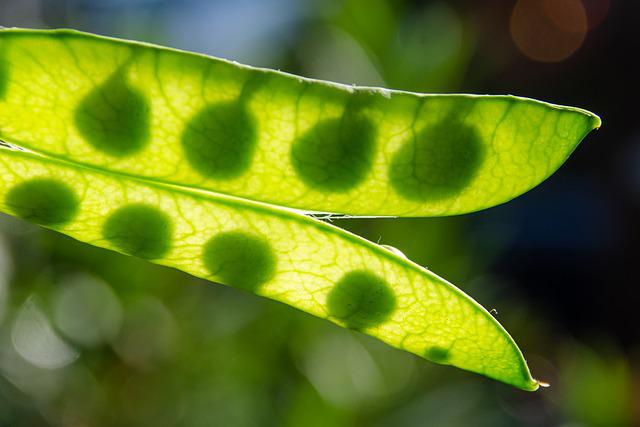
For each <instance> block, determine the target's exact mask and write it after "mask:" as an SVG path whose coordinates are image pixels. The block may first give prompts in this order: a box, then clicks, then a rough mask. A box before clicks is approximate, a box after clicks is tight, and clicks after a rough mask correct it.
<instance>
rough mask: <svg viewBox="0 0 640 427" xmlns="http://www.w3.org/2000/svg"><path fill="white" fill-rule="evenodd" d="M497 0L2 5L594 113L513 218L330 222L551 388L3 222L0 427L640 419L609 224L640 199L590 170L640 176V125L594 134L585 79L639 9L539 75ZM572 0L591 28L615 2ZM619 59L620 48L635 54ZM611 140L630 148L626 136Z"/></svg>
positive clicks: (287, 62) (0, 18) (14, 1)
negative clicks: (462, 302) (500, 331)
mask: <svg viewBox="0 0 640 427" xmlns="http://www.w3.org/2000/svg"><path fill="white" fill-rule="evenodd" d="M576 1H578V0H576ZM511 3H512V2H506V3H505V2H486V3H483V4H482V5H481V6H480V5H479V4H477V3H475V2H470V1H424V2H419V1H414V2H410V1H401V0H389V1H384V0H330V1H329V0H317V1H311V0H310V1H294V0H255V1H252V0H236V1H233V2H230V1H222V0H215V1H206V0H184V1H178V0H175V1H172V0H129V1H126V0H55V1H54V0H50V1H47V0H0V25H5V26H31V27H73V28H77V29H82V30H88V31H93V32H98V33H102V34H107V35H113V36H119V37H132V38H138V39H143V40H147V41H152V42H157V43H162V44H169V45H173V46H176V47H180V48H186V49H191V50H196V51H200V52H206V53H211V54H216V55H220V56H224V57H229V58H231V59H235V60H239V61H244V62H248V63H251V64H253V65H264V66H275V67H279V68H282V69H285V70H286V71H290V72H297V73H301V74H303V75H306V76H311V77H320V78H326V79H333V80H338V81H341V82H344V83H358V84H370V85H374V84H375V85H386V86H390V87H394V88H398V89H406V90H422V91H447V92H449V91H461V90H470V89H471V90H473V91H475V92H493V93H496V92H501V91H506V92H517V93H518V94H522V95H531V96H536V97H539V98H543V99H544V98H545V97H551V98H550V99H549V100H550V101H556V102H563V103H567V104H576V105H584V106H585V107H590V108H593V109H594V110H596V111H599V112H600V111H602V112H603V113H605V114H604V116H605V128H603V131H602V133H601V137H600V138H597V139H594V140H593V141H591V145H590V147H594V148H589V147H584V148H583V147H581V150H578V152H577V153H576V158H575V159H574V160H573V161H572V162H570V164H569V165H567V168H568V169H569V172H564V170H563V171H561V173H560V174H559V175H560V176H558V177H554V178H552V179H551V180H550V181H549V182H547V183H545V185H543V186H542V187H541V189H540V190H535V191H534V192H532V193H531V194H529V195H525V196H523V197H521V198H520V199H518V200H516V201H514V202H512V203H509V204H508V205H507V206H505V207H499V208H495V209H492V210H490V211H489V212H486V213H480V214H473V215H467V216H463V217H453V218H431V219H394V220H391V219H376V220H370V219H342V220H334V221H336V222H338V223H339V225H340V226H344V227H346V228H348V229H350V230H352V231H355V232H357V233H359V234H361V235H363V236H365V237H367V238H368V239H370V240H373V241H377V242H380V243H382V244H388V245H392V246H395V247H397V248H399V249H400V250H402V251H403V252H404V253H406V254H407V256H408V257H409V258H411V259H415V260H416V261H417V262H419V263H421V264H423V265H427V266H428V267H429V268H430V269H432V270H433V271H435V272H436V273H438V274H440V275H442V276H444V277H448V278H450V279H451V280H452V281H453V282H454V283H455V284H457V285H459V286H460V287H461V288H462V289H463V290H465V291H467V292H469V293H471V294H472V295H474V296H475V297H476V298H477V299H478V300H479V301H480V302H481V303H483V305H485V306H487V307H488V308H496V309H497V311H496V316H498V318H499V319H500V321H501V322H502V323H503V324H505V325H506V326H507V327H508V329H509V330H510V331H512V333H513V334H514V336H515V337H516V338H517V340H518V342H519V343H521V345H522V348H523V350H524V351H525V355H526V356H527V358H528V360H529V362H530V364H531V367H532V371H533V373H534V374H536V375H537V376H538V377H540V378H542V379H545V380H548V381H549V382H550V383H551V384H552V387H551V388H550V389H547V390H541V391H539V392H537V393H534V394H528V393H524V392H518V391H514V390H512V389H511V388H509V387H506V386H502V385H499V384H495V383H494V382H492V381H489V380H485V379H483V378H480V377H478V376H472V375H470V374H467V373H464V372H457V371H456V370H454V369H450V368H447V367H443V366H438V365H435V364H430V363H426V362H423V361H421V360H418V359H417V358H415V357H413V356H411V355H409V354H405V353H403V352H400V351H397V350H393V349H391V348H388V347H386V346H384V345H383V344H381V343H378V342H376V341H374V340H372V339H368V338H367V337H365V336H363V335H360V334H358V333H355V332H349V331H346V330H342V329H341V328H338V327H335V326H333V325H331V324H328V323H326V322H324V321H321V320H319V319H315V318H311V317H310V316H307V315H305V314H303V313H300V312H297V311H296V310H293V309H291V308H288V307H285V306H283V305H281V304H278V303H275V302H271V301H267V300H263V299H259V298H257V297H254V296H252V295H249V294H245V293H242V292H240V291H237V290H233V289H229V288H225V287H223V286H219V285H213V284H210V283H205V282H203V281H201V280H198V279H195V278H193V277H190V276H187V275H185V274H182V273H179V272H177V271H174V270H171V269H167V268H163V267H159V266H154V265H151V264H149V263H145V262H143V261H140V260H136V259H133V258H129V257H125V256H120V255H117V254H115V253H111V252H108V251H105V250H100V249H96V248H92V247H89V246H86V245H82V244H80V243H78V242H76V241H73V240H72V239H69V238H66V237H63V236H60V235H57V234H56V233H53V232H50V231H46V230H42V229H39V228H37V227H34V226H30V225H27V224H25V223H22V222H20V221H17V220H15V219H12V218H9V217H5V216H3V217H1V218H0V426H18V427H20V426H25V427H27V426H28V427H34V426H36V427H37V426H115V425H117V426H140V425H156V426H175V425H186V426H217V425H220V426H310V427H313V426H394V427H395V426H424V425H434V426H452V427H454V426H469V425H473V426H491V427H496V426H513V425H526V426H552V425H553V426H565V427H569V426H572V427H577V426H585V427H586V426H589V427H590V426H594V427H599V426H633V425H640V413H639V411H640V410H639V409H638V408H640V401H639V398H638V395H640V362H639V358H638V351H639V349H638V341H637V339H638V338H639V336H638V335H637V329H638V328H637V324H638V322H637V304H636V303H635V302H636V301H638V299H637V293H638V291H637V289H636V288H633V287H628V286H627V287H626V288H622V287H616V283H619V284H627V285H628V284H629V283H632V281H633V280H634V279H633V277H635V273H633V270H632V269H631V267H627V264H629V265H633V262H632V260H633V259H634V258H635V257H637V252H634V251H637V246H638V245H637V244H638V243H640V239H639V240H630V239H634V238H635V237H634V236H637V234H634V232H625V233H617V234H616V231H615V230H616V226H614V225H612V224H617V227H621V226H623V225H624V224H633V221H637V217H638V216H637V209H638V207H640V203H637V202H636V201H624V202H619V203H618V202H616V201H615V200H613V199H611V197H613V196H612V195H616V197H618V196H619V197H627V196H626V195H625V194H627V193H624V191H626V190H624V188H626V187H625V185H627V184H624V183H625V182H627V181H624V179H626V178H624V177H626V176H627V175H624V173H621V175H616V176H618V177H620V178H619V179H616V180H614V181H613V182H612V183H611V184H612V185H615V187H613V188H615V189H616V190H615V191H603V190H599V188H600V187H597V186H594V184H592V182H593V179H592V178H591V176H592V175H595V176H599V175H597V174H598V172H597V171H596V168H604V167H608V166H606V165H607V164H608V163H607V162H603V158H607V159H613V158H614V157H611V156H613V155H614V153H617V154H615V155H616V156H618V157H620V158H624V159H625V163H624V165H627V164H628V165H629V166H626V167H628V168H630V170H631V171H635V170H637V169H638V164H640V163H638V161H640V157H638V156H629V155H626V154H625V153H627V152H631V153H635V152H639V153H640V150H635V151H633V150H631V148H632V147H637V146H640V139H639V137H638V135H640V129H637V128H634V129H631V130H630V131H629V132H628V133H623V132H621V131H618V133H607V132H608V131H607V130H606V129H607V126H612V127H613V128H614V129H615V127H616V126H615V124H616V116H617V115H619V114H618V113H619V112H620V111H619V110H617V109H616V108H618V106H617V103H612V102H610V103H607V102H605V101H603V100H602V99H603V98H601V97H602V96H605V95H603V94H606V93H608V92H610V91H607V90H604V89H602V88H600V89H598V90H597V93H594V91H596V89H595V87H596V84H593V82H594V80H593V79H597V80H598V81H600V80H602V81H605V80H607V79H604V78H603V76H602V72H603V71H602V70H603V69H602V68H599V67H598V66H597V64H602V63H605V62H599V61H604V59H602V60H597V61H596V60H595V59H593V58H599V57H601V56H604V55H605V52H606V55H615V52H616V50H615V49H614V47H616V46H618V45H619V44H620V43H622V44H623V46H626V45H624V43H631V42H632V40H631V39H629V40H631V41H629V40H627V39H621V38H617V39H615V40H614V39H613V37H612V36H611V37H609V36H608V34H610V33H611V34H613V32H614V31H622V30H624V29H627V28H630V27H633V26H632V25H630V23H629V22H628V21H627V17H628V16H634V13H632V12H633V11H629V10H623V6H622V2H620V3H618V4H617V5H614V4H613V2H612V4H611V10H610V11H609V15H608V16H606V17H605V18H602V19H601V22H602V23H601V24H599V26H598V28H596V29H594V30H592V33H590V34H588V35H587V38H586V41H585V43H586V44H585V46H584V47H583V48H582V50H578V51H577V53H576V54H575V55H574V57H571V58H569V59H567V60H566V61H565V62H561V63H558V64H537V63H535V62H533V61H531V60H528V59H527V58H525V57H524V56H523V55H522V54H521V53H519V52H518V50H517V48H516V47H515V46H514V45H513V43H512V42H511V41H510V38H509V37H510V36H509V18H510V13H511V8H512V7H513V5H512V4H511ZM583 3H584V7H585V8H586V12H587V16H588V17H591V16H592V12H593V11H594V10H595V11H597V12H598V13H600V14H601V15H602V10H605V9H603V6H602V4H603V3H607V6H608V5H609V2H604V0H601V1H597V0H590V1H584V2H583ZM616 7H618V8H619V9H617V10H616V9H615V8H616ZM605 12H606V10H605ZM593 13H595V12H593ZM599 16H600V15H599ZM603 16H604V15H603ZM636 16H637V15H636ZM600 18H601V17H600ZM600 18H599V19H600ZM636 40H637V37H636ZM621 49H622V51H623V52H626V53H624V55H625V57H628V56H629V55H628V52H629V51H630V50H629V49H630V48H628V47H627V48H624V47H623V48H621ZM589 52H593V53H591V54H590V53H589ZM614 58H615V57H614ZM594 61H595V62H594ZM610 63H611V61H609V62H606V64H607V67H609V64H610ZM590 64H591V65H590ZM593 64H596V65H593ZM628 68H629V70H631V69H632V67H628ZM611 72H612V73H614V72H615V73H617V77H618V79H619V80H620V82H622V83H624V82H625V80H624V75H623V74H621V73H620V71H619V70H618V71H616V70H612V71H611ZM604 77H606V76H604ZM590 79H591V80H590ZM613 80H615V79H612V81H613ZM612 84H616V81H614V83H612ZM581 96H582V97H581ZM554 97H555V98H554ZM590 98H593V101H592V104H591V105H590V104H588V103H587V104H586V105H585V100H588V99H590ZM614 112H615V113H616V114H614ZM607 113H611V114H609V117H611V119H612V122H613V123H611V124H609V123H607V119H608V118H609V117H608V116H607V115H608V114H607ZM617 124H618V128H621V127H622V124H621V123H620V122H619V121H618V122H617ZM632 131H633V132H632ZM632 135H635V136H632ZM625 138H626V140H628V141H635V142H633V143H634V144H635V143H637V144H636V145H633V146H631V145H630V146H629V147H630V148H627V146H625V145H622V143H621V142H620V143H619V142H618V141H622V140H624V139H625ZM632 138H635V139H632ZM605 139H606V141H605ZM598 147H607V148H606V150H608V151H607V152H605V149H604V148H598ZM625 150H630V151H625ZM581 153H587V154H581ZM607 156H609V157H607ZM628 159H631V160H628ZM634 159H635V160H634ZM634 162H635V163H634ZM579 164H584V165H587V166H585V168H592V169H588V170H584V171H580V168H579V166H573V165H579ZM611 164H612V165H618V164H623V163H616V162H614V160H611ZM612 167H613V166H612ZM621 170H623V171H624V170H626V169H623V168H622V169H621ZM569 175H571V176H572V177H574V178H575V180H576V181H571V179H570V178H569ZM600 176H601V175H600ZM628 176H629V177H633V176H635V174H632V173H629V174H628ZM636 181H637V180H636ZM554 182H555V183H558V184H554ZM567 182H569V183H571V182H578V184H577V185H574V184H568V185H565V184H563V183H567ZM605 182H607V181H605ZM633 182H635V181H633ZM554 185H560V188H559V190H557V192H556V187H554ZM562 185H564V186H562ZM603 185H608V184H603ZM628 185H629V189H630V190H629V191H628V194H632V195H633V197H634V199H629V200H636V199H635V198H637V194H640V193H639V192H637V188H636V187H632V185H635V184H628ZM619 187H620V188H621V189H620V190H618V188H619ZM577 188H583V190H582V191H583V192H582V193H581V192H580V191H578V190H576V191H575V192H574V190H575V189H577ZM639 188H640V187H639ZM605 192H606V193H607V194H606V195H604V193H605ZM558 194H560V195H559V196H558ZM569 194H573V196H572V197H571V198H567V197H568V195H569ZM620 194H623V195H620ZM554 195H555V196H554ZM554 197H555V198H554ZM629 197H631V196H629ZM527 200H531V201H530V202H527ZM566 200H568V202H566V203H568V204H563V202H564V201H566ZM621 200H627V199H621ZM614 203H618V204H617V205H615V204H614ZM558 206H563V209H567V210H566V211H558V210H557V209H556V208H557V207H558ZM616 209H618V210H617V211H616ZM622 209H626V210H622ZM612 211H614V213H611V212H612ZM523 212H525V213H527V214H523ZM615 212H618V213H617V214H616V213H615ZM621 212H622V213H621ZM585 213H589V214H588V215H587V214H585ZM576 218H578V219H576ZM625 218H627V219H626V220H625ZM616 219H617V220H616ZM563 221H564V222H563ZM625 221H631V222H625ZM576 224H577V226H576ZM585 224H586V225H585ZM581 227H583V228H581ZM585 230H586V231H585ZM597 230H600V234H598V233H597V232H596V231H597ZM601 234H604V235H606V238H607V239H610V240H611V241H613V242H614V243H613V246H616V245H617V246H618V247H620V248H621V249H620V251H621V252H615V251H614V250H613V249H611V247H612V246H611V245H609V244H607V243H606V242H607V241H608V240H606V239H604V238H603V239H600V237H599V236H600V235H601ZM585 235H588V236H591V237H590V239H591V240H588V239H587V238H586V237H585ZM558 236H560V237H561V240H558V239H559V238H558ZM593 236H595V237H593ZM621 236H622V237H621ZM585 239H587V240H585ZM597 239H600V240H597ZM615 239H618V240H615ZM620 239H627V240H620ZM634 242H635V244H632V243H634ZM634 245H635V246H634ZM634 254H635V255H634ZM614 260H622V261H621V264H615V263H614V262H617V261H614ZM625 260H628V261H625ZM607 263H609V264H607ZM599 274H602V276H600V275H599ZM628 277H629V278H630V279H629V280H627V278H628ZM554 278H557V279H554ZM547 282H548V283H547ZM635 282H637V278H636V279H635ZM620 286H622V285H620ZM608 289H610V290H608ZM592 295H593V297H592ZM581 309H582V310H584V311H581ZM627 313H631V314H632V315H633V316H629V317H624V316H626V315H627ZM634 316H635V317H634ZM634 318H635V323H634V320H633V319H634ZM614 321H615V322H618V323H613V322H614ZM594 325H595V326H594ZM625 327H626V329H625ZM634 331H635V332H634ZM634 334H635V335H634ZM625 337H627V339H625ZM603 343H604V344H603ZM634 399H635V401H634ZM634 411H635V412H634Z"/></svg>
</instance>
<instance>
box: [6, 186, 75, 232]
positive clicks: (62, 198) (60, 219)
mask: <svg viewBox="0 0 640 427" xmlns="http://www.w3.org/2000/svg"><path fill="white" fill-rule="evenodd" d="M5 203H6V205H7V207H8V208H9V209H10V210H11V211H12V212H13V213H14V214H15V215H16V216H18V217H19V218H22V219H24V220H27V221H30V222H34V223H36V224H40V225H46V226H60V225H63V224H66V223H68V222H69V221H71V220H72V219H73V218H74V217H75V215H76V213H77V211H78V205H79V202H78V198H77V197H76V194H75V192H74V191H73V190H72V189H71V187H69V186H68V185H67V184H65V183H64V182H62V181H59V180H56V179H51V178H34V179H31V180H29V181H25V182H22V183H20V184H17V185H16V186H14V187H13V188H11V190H9V192H8V193H7V195H6V196H5Z"/></svg>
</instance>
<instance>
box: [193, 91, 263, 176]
mask: <svg viewBox="0 0 640 427" xmlns="http://www.w3.org/2000/svg"><path fill="white" fill-rule="evenodd" d="M257 142H258V132H257V125H256V122H255V119H254V117H253V115H252V114H250V113H249V111H247V109H246V107H245V105H244V103H243V102H240V101H231V102H220V103H216V104H211V105H208V106H207V107H205V108H204V109H202V110H201V111H199V112H198V113H196V114H195V115H194V116H193V117H192V118H191V120H189V123H188V124H187V126H186V127H185V130H184V132H183V134H182V147H183V149H184V152H185V155H186V156H187V160H188V161H189V163H190V164H191V166H192V167H193V168H194V169H195V170H196V171H197V172H198V173H199V174H200V175H202V176H204V177H207V178H217V179H232V178H236V177H238V176H240V175H242V174H243V173H244V172H246V171H247V169H249V167H250V166H251V160H252V158H253V153H254V151H255V147H256V144H257Z"/></svg>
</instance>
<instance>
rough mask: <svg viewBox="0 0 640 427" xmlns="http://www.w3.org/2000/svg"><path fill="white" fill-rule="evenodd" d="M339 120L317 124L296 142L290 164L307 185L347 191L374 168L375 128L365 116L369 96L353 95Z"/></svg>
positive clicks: (332, 190)
mask: <svg viewBox="0 0 640 427" xmlns="http://www.w3.org/2000/svg"><path fill="white" fill-rule="evenodd" d="M352 96H353V97H355V100H351V102H350V103H349V104H347V106H346V107H345V111H344V113H343V115H342V117H340V118H335V119H326V120H322V121H320V122H318V123H317V124H316V125H314V126H313V127H312V128H311V129H310V130H308V131H307V132H306V133H304V134H303V135H302V136H300V137H299V138H298V139H297V140H296V141H294V143H293V145H292V146H291V163H292V164H293V167H294V169H295V171H296V173H297V174H298V176H299V177H300V179H302V180H303V181H304V182H305V184H307V185H308V186H309V187H312V188H316V189H318V190H323V191H330V192H344V191H348V190H351V189H352V188H354V187H355V186H356V185H358V184H360V183H361V182H362V181H363V180H364V179H365V178H366V176H367V174H368V173H369V171H370V170H371V167H372V165H373V159H374V154H375V139H376V133H377V132H376V126H375V125H374V124H373V123H372V122H371V120H370V119H369V118H368V117H366V116H365V115H364V114H362V108H363V106H364V105H366V103H367V102H369V97H367V96H364V95H360V96H359V97H358V96H356V95H352Z"/></svg>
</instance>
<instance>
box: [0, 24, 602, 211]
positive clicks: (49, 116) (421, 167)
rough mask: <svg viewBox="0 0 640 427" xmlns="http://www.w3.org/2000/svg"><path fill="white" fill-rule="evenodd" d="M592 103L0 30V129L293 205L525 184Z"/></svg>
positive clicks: (454, 195) (453, 197)
mask: <svg viewBox="0 0 640 427" xmlns="http://www.w3.org/2000/svg"><path fill="white" fill-rule="evenodd" d="M599 123H600V121H599V119H598V118H597V116H595V115H593V114H591V113H589V112H587V111H584V110H580V109H576V108H570V107H560V106H555V105H551V104H547V103H543V102H539V101H534V100H530V99H523V98H518V97H513V96H471V95H424V94H415V93H407V92H399V91H391V90H387V89H377V88H359V87H351V86H344V85H338V84H334V83H328V82H322V81H315V80H309V79H304V78H300V77H296V76H292V75H289V74H285V73H282V72H277V71H272V70H265V69H257V68H251V67H247V66H243V65H239V64H236V63H231V62H228V61H224V60H220V59H217V58H211V57H207V56H201V55H195V54H191V53H187V52H181V51H177V50H172V49H167V48H162V47H157V46H152V45H148V44H142V43H135V42H129V41H121V40H115V39H110V38H105V37H98V36H94V35H89V34H84V33H79V32H76V31H69V30H56V31H39V30H21V29H4V30H0V139H3V140H5V141H7V142H11V143H14V144H16V145H19V146H22V147H26V148H29V149H32V150H34V151H38V152H40V153H46V154H48V155H50V156H55V157H60V158H64V159H67V160H72V161H76V162H81V163H86V164H90V165H93V166H95V167H99V168H103V169H108V170H112V171H117V172H119V173H126V174H131V175H136V176H144V177H147V178H149V179H152V180H155V181H158V182H167V183H172V184H177V185H180V186H186V187H190V188H200V189H205V190H209V191H213V192H216V193H220V194H227V195H232V196H236V197H241V198H245V199H251V200H256V201H262V202H267V203H271V204H275V205H280V206H288V207H292V208H297V209H301V210H307V211H320V212H336V213H346V214H352V215H398V216H431V215H452V214H460V213H464V212H471V211H476V210H479V209H483V208H487V207H490V206H493V205H496V204H499V203H503V202H505V201H508V200H510V199H512V198H514V197H516V196H518V195H519V194H522V193H523V192H525V191H527V190H529V189H531V188H532V187H534V186H536V185H537V184H539V183H540V182H541V181H542V180H544V179H545V178H546V177H548V176H549V175H551V174H552V173H553V172H554V171H555V170H556V169H557V168H558V167H559V166H560V165H561V164H562V163H563V162H564V161H565V160H566V158H567V157H568V156H569V154H570V153H571V152H572V151H573V150H574V148H575V147H576V146H577V144H578V143H579V142H580V141H581V140H582V138H583V137H584V136H585V135H586V134H587V133H588V132H589V131H591V130H592V129H593V128H595V127H598V126H599Z"/></svg>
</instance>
